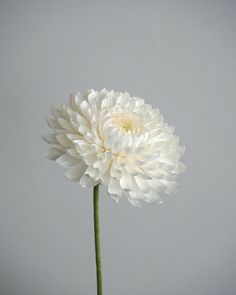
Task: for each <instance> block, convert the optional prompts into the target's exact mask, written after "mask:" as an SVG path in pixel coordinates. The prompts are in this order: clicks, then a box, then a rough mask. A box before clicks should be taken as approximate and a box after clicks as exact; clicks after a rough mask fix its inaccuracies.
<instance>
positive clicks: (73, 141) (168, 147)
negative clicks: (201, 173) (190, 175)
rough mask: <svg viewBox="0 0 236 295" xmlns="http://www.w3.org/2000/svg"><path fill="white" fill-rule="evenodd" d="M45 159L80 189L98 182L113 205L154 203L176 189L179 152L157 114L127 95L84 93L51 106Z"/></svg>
mask: <svg viewBox="0 0 236 295" xmlns="http://www.w3.org/2000/svg"><path fill="white" fill-rule="evenodd" d="M51 112H52V118H49V119H48V124H49V126H50V127H51V128H52V129H53V133H52V134H49V135H45V136H43V138H44V140H45V141H47V142H48V143H49V144H51V145H52V147H51V148H50V149H49V151H48V155H47V156H48V158H49V159H52V160H55V161H56V162H57V163H58V164H59V165H61V166H62V167H65V168H68V169H67V171H66V173H65V176H66V178H67V179H69V180H71V181H79V182H80V184H81V185H82V186H83V187H92V186H95V185H96V184H98V183H103V184H104V185H105V186H106V188H107V191H108V193H109V195H110V196H111V197H112V199H113V200H115V201H118V200H119V199H120V197H121V196H122V195H124V196H125V197H126V198H127V199H128V200H129V202H130V203H131V204H133V205H134V206H139V205H140V201H141V200H144V201H146V202H148V203H160V202H162V199H161V198H160V196H159V193H162V192H165V193H168V194H169V193H171V192H173V191H175V190H176V186H177V183H176V181H175V179H176V177H177V175H178V174H180V173H181V172H182V171H183V170H184V165H183V164H182V163H181V162H180V161H179V159H180V157H181V156H182V155H183V153H184V147H182V146H179V138H178V137H177V136H175V135H174V134H173V131H174V128H172V127H169V126H168V125H167V124H166V123H165V122H164V121H163V117H162V115H161V114H160V112H159V110H158V109H153V108H152V107H151V106H150V105H148V104H145V102H144V100H143V99H141V98H138V97H130V96H129V94H128V93H121V92H114V91H107V90H106V89H103V90H101V91H94V90H89V91H88V92H87V93H85V94H84V95H80V94H77V95H75V96H74V95H72V96H71V97H70V99H69V102H68V103H67V104H61V105H59V106H58V107H52V109H51Z"/></svg>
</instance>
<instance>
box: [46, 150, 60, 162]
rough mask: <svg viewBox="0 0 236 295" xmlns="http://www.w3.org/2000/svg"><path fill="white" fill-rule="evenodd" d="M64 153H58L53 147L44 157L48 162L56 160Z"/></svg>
mask: <svg viewBox="0 0 236 295" xmlns="http://www.w3.org/2000/svg"><path fill="white" fill-rule="evenodd" d="M63 153H64V152H62V151H58V150H57V149H55V148H54V147H51V148H50V149H49V150H48V152H47V154H46V157H47V158H48V159H50V160H54V161H55V160H56V159H57V158H59V157H60V156H61V155H62V154H63Z"/></svg>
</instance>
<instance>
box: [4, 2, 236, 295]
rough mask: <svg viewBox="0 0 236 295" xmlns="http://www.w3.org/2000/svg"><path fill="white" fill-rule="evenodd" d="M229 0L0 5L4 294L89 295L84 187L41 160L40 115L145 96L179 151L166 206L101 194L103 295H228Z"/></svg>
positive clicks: (233, 26)
mask: <svg viewBox="0 0 236 295" xmlns="http://www.w3.org/2000/svg"><path fill="white" fill-rule="evenodd" d="M235 33H236V2H235V1H223V0H222V1H182V0H181V1H164V0H163V1H94V2H90V1H82V0H81V1H11V0H10V1H9V0H5V1H4V0H1V1H0V94H1V108H0V135H1V140H0V150H1V153H0V162H1V172H0V174H1V177H0V193H1V195H0V294H1V295H64V294H67V295H92V294H96V279H95V263H94V243H93V219H92V190H85V189H82V188H81V187H80V186H79V184H75V183H70V182H68V181H67V180H66V179H65V178H64V172H65V171H64V170H63V168H61V167H59V166H58V165H57V164H56V163H55V162H51V161H49V160H47V159H46V158H45V157H44V154H45V152H46V151H47V149H48V145H47V144H45V143H44V142H43V140H42V139H41V138H40V135H41V134H43V133H48V132H49V131H50V130H49V127H47V125H46V122H45V115H47V114H49V106H50V104H56V103H59V102H63V101H66V100H67V99H68V96H69V95H70V94H71V93H75V92H77V91H81V92H84V91H86V90H87V89H88V88H94V89H101V88H103V87H106V88H107V89H114V90H116V91H127V92H129V93H130V94H131V95H135V96H141V97H143V98H145V99H146V101H147V103H151V104H152V105H153V106H154V107H159V108H160V110H161V112H162V114H163V115H164V117H165V120H166V121H167V122H168V123H169V124H170V125H174V126H175V127H176V134H177V135H179V136H180V137H181V143H182V144H183V145H185V146H186V153H185V155H184V157H183V161H184V163H185V164H186V165H187V170H186V172H185V173H184V174H183V175H182V176H181V177H180V178H179V182H180V188H179V190H178V192H177V193H176V194H174V195H172V196H165V197H164V200H165V202H164V204H163V205H159V206H151V205H147V204H143V205H142V207H141V208H140V209H137V208H134V207H132V206H131V205H130V204H129V203H128V202H127V201H126V200H125V199H122V200H121V202H120V203H119V204H115V203H113V202H112V200H111V199H110V198H109V197H108V196H107V194H106V192H105V189H104V188H103V189H101V202H100V208H101V239H102V256H103V276H104V281H103V283H104V295H108V294H112V295H121V294H124V295H130V294H135V295H143V294H145V295H154V294H158V295H189V294H191V295H234V294H236V231H235V222H236V218H235V211H236V210H235V209H236V188H235V187H236V180H235V174H236V173H235V171H236V170H235V166H236V161H235V160H236V157H235V152H236V140H235V116H236V38H235Z"/></svg>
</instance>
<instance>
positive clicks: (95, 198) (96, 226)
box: [93, 184, 102, 295]
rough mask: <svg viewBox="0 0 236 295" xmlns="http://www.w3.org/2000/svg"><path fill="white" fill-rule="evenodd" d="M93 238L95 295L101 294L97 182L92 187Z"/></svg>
mask: <svg viewBox="0 0 236 295" xmlns="http://www.w3.org/2000/svg"><path fill="white" fill-rule="evenodd" d="M93 218H94V240H95V256H96V271H97V295H102V265H101V252H100V234H99V184H97V185H96V186H95V187H94V188H93Z"/></svg>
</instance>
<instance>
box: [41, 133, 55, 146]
mask: <svg viewBox="0 0 236 295" xmlns="http://www.w3.org/2000/svg"><path fill="white" fill-rule="evenodd" d="M42 139H43V140H45V141H46V142H47V143H51V144H57V143H58V141H57V138H56V134H43V135H42Z"/></svg>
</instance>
